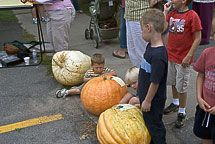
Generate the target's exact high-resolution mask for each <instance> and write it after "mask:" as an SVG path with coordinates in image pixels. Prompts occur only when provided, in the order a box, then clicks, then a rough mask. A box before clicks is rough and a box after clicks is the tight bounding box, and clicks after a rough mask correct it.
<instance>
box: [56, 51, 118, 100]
mask: <svg viewBox="0 0 215 144" xmlns="http://www.w3.org/2000/svg"><path fill="white" fill-rule="evenodd" d="M101 75H113V76H116V75H117V74H116V72H115V71H114V70H111V69H110V68H108V67H105V59H104V56H103V55H102V54H99V53H96V54H94V55H93V56H92V57H91V68H90V69H89V70H87V72H86V73H85V76H84V77H83V82H84V83H82V84H81V85H80V86H78V87H72V88H71V89H69V90H67V89H62V90H58V91H57V92H56V97H57V98H61V97H65V96H67V95H77V94H80V93H81V90H82V88H83V87H84V85H85V84H86V83H87V82H88V81H89V80H90V79H92V78H94V77H98V76H101Z"/></svg>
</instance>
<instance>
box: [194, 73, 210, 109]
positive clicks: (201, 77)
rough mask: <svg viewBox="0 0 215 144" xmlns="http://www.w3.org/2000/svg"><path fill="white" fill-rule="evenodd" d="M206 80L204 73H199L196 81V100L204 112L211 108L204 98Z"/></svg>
mask: <svg viewBox="0 0 215 144" xmlns="http://www.w3.org/2000/svg"><path fill="white" fill-rule="evenodd" d="M204 79H205V75H204V74H203V73H198V76H197V79H196V99H197V101H198V104H199V107H200V108H201V109H203V110H204V111H207V109H208V108H210V105H209V104H208V103H206V102H205V101H204V99H203V98H202V94H203V84H204Z"/></svg>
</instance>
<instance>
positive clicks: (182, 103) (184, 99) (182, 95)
mask: <svg viewBox="0 0 215 144" xmlns="http://www.w3.org/2000/svg"><path fill="white" fill-rule="evenodd" d="M178 95H179V107H180V108H185V106H186V103H187V92H185V93H179V94H178Z"/></svg>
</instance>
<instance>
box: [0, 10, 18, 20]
mask: <svg viewBox="0 0 215 144" xmlns="http://www.w3.org/2000/svg"><path fill="white" fill-rule="evenodd" d="M0 20H4V21H16V22H17V21H18V20H17V18H16V16H15V15H14V14H13V11H12V10H3V11H0Z"/></svg>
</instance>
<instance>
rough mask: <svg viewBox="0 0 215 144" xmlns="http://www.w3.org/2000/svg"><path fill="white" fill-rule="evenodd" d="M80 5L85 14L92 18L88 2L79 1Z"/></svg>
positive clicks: (84, 0) (86, 0) (85, 0)
mask: <svg viewBox="0 0 215 144" xmlns="http://www.w3.org/2000/svg"><path fill="white" fill-rule="evenodd" d="M78 3H79V6H80V8H81V9H82V10H83V11H84V13H85V14H87V15H89V16H90V12H89V2H88V0H79V1H78Z"/></svg>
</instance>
